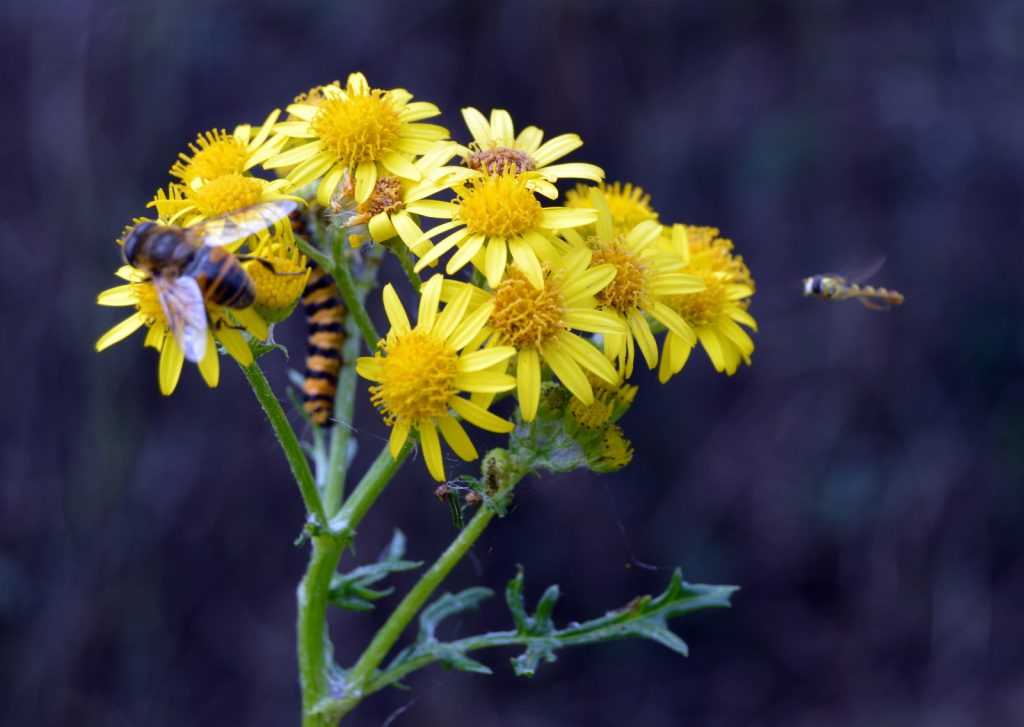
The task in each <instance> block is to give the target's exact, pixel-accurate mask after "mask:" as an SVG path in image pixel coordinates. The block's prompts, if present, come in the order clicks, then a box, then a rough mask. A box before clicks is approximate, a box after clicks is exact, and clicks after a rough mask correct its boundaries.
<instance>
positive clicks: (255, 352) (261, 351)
mask: <svg viewBox="0 0 1024 727" xmlns="http://www.w3.org/2000/svg"><path fill="white" fill-rule="evenodd" d="M247 338H248V339H249V349H250V350H251V351H252V357H253V358H254V359H258V358H260V357H261V356H265V355H267V354H268V353H270V352H271V351H281V352H282V353H284V357H285V358H288V349H287V348H285V347H284V346H282V345H281V344H280V343H264V342H263V341H259V340H257V339H256V338H253V337H252V336H248V337H247Z"/></svg>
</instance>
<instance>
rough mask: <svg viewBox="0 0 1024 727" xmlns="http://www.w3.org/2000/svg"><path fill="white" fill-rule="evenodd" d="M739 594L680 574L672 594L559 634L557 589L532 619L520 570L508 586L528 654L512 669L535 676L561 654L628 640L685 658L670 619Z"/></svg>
mask: <svg viewBox="0 0 1024 727" xmlns="http://www.w3.org/2000/svg"><path fill="white" fill-rule="evenodd" d="M735 590H736V589H735V588H733V587H731V586H704V585H692V584H688V583H685V582H684V581H683V576H682V573H681V572H680V571H679V569H676V570H675V571H674V572H673V573H672V579H671V580H670V581H669V585H668V588H666V589H665V591H664V592H663V593H661V594H660V595H658V596H657V597H651V596H641V597H639V598H635V599H633V600H632V601H630V602H629V603H628V604H627V605H626V606H624V607H623V608H620V609H617V610H615V611H610V612H608V613H606V614H605V615H604V616H601V617H598V618H595V619H591V620H590V621H586V622H584V623H582V624H570V625H569V626H567V627H565V628H564V629H556V628H555V626H554V622H553V621H552V618H551V613H552V611H553V609H554V607H555V603H556V602H557V601H558V595H559V592H558V586H557V585H555V586H550V587H549V588H548V589H547V590H546V591H545V592H544V595H543V596H542V597H541V599H540V601H539V602H538V604H537V609H536V611H534V613H533V615H532V616H531V615H528V614H527V613H526V611H525V608H524V606H523V596H522V592H523V572H522V570H521V569H520V571H519V573H518V574H517V575H516V577H515V578H513V579H512V580H511V581H510V582H509V584H508V587H507V589H506V601H507V602H508V604H509V610H511V611H512V620H513V621H514V622H515V624H516V634H517V635H518V636H519V637H521V643H524V644H525V646H526V651H524V652H523V653H522V654H521V655H519V656H518V657H515V658H513V659H512V667H513V669H515V672H516V674H517V675H520V676H533V674H534V673H535V671H536V669H537V666H538V665H539V664H540V662H541V661H546V662H552V661H554V660H555V658H556V655H555V651H556V650H558V649H559V648H562V647H565V646H580V645H583V644H593V643H597V642H600V641H612V640H615V639H624V638H630V637H634V638H642V639H649V640H651V641H655V642H657V643H659V644H661V645H662V646H664V647H666V648H668V649H671V650H672V651H675V652H676V653H678V654H681V655H682V656H686V655H687V654H688V649H687V646H686V642H685V641H683V640H682V639H681V638H679V637H678V636H677V635H676V634H675V633H673V632H672V630H671V629H670V628H669V626H668V621H669V619H672V618H676V617H678V616H682V615H684V614H686V613H690V612H691V611H695V610H698V609H701V608H709V607H713V606H728V605H729V597H730V596H731V595H732V593H733V592H734V591H735Z"/></svg>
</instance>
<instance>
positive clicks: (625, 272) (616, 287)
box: [590, 242, 650, 313]
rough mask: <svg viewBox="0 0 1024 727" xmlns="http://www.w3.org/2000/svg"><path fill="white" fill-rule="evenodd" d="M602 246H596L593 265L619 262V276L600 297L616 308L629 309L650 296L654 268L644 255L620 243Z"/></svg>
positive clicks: (600, 293)
mask: <svg viewBox="0 0 1024 727" xmlns="http://www.w3.org/2000/svg"><path fill="white" fill-rule="evenodd" d="M597 244H598V245H599V246H598V247H597V249H596V250H594V255H593V257H592V258H591V259H590V266H591V267H595V266H597V265H603V264H605V263H608V264H611V265H614V266H615V279H614V280H612V282H610V283H609V284H608V285H607V287H605V288H604V290H602V291H600V292H599V293H598V294H597V299H598V300H599V301H601V302H602V303H604V304H605V305H606V306H608V307H609V308H611V309H612V310H615V311H618V312H619V313H626V312H627V311H630V310H634V309H636V308H638V307H640V306H641V305H642V304H643V303H644V302H646V300H647V280H648V277H649V276H650V270H649V268H648V267H647V264H646V263H645V262H644V261H643V259H642V258H641V257H640V256H639V255H637V254H636V253H635V252H632V251H631V250H627V249H626V248H624V247H621V246H619V245H618V244H616V245H609V246H600V243H599V242H598V243H597Z"/></svg>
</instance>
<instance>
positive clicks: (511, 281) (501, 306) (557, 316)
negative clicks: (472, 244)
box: [489, 267, 565, 350]
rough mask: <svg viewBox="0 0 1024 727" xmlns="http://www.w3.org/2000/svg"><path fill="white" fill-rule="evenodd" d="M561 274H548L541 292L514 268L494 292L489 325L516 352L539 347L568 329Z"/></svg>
mask: <svg viewBox="0 0 1024 727" xmlns="http://www.w3.org/2000/svg"><path fill="white" fill-rule="evenodd" d="M562 277H563V276H562V275H561V274H560V273H556V274H554V275H548V276H547V277H546V278H545V280H544V287H543V288H542V289H540V290H538V289H537V288H535V287H533V284H532V283H531V282H530V281H529V280H527V279H526V277H525V276H524V275H523V274H522V272H521V271H520V270H519V269H518V268H516V267H512V268H511V269H510V271H509V274H508V277H507V278H505V279H504V280H503V281H501V282H500V283H499V284H498V287H497V288H496V289H495V290H494V298H493V300H494V312H493V313H491V317H490V320H489V323H490V324H491V325H492V326H494V328H495V329H496V330H497V331H499V332H500V333H501V334H502V339H503V342H507V343H508V344H509V345H511V346H514V347H515V348H516V349H519V350H522V349H524V348H531V347H536V346H539V345H540V344H541V343H543V342H544V341H547V340H550V339H552V338H554V337H555V335H557V334H558V332H559V331H561V330H563V329H564V328H565V325H564V324H563V323H562V316H563V315H565V301H564V300H563V299H562V293H561V284H562Z"/></svg>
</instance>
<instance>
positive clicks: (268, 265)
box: [235, 255, 306, 276]
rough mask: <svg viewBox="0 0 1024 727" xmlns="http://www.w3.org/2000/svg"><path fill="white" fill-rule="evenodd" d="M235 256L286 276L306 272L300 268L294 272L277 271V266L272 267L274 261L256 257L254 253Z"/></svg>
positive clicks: (275, 273)
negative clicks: (253, 261)
mask: <svg viewBox="0 0 1024 727" xmlns="http://www.w3.org/2000/svg"><path fill="white" fill-rule="evenodd" d="M235 257H237V258H238V259H239V260H242V261H248V260H255V261H256V262H258V263H259V264H260V265H262V266H263V267H265V268H266V269H267V270H269V271H270V272H271V273H273V274H274V275H288V276H291V275H305V274H306V271H305V270H300V271H298V272H295V273H281V272H278V271H277V268H275V267H274V263H272V262H270V261H269V260H266V259H264V258H261V257H257V256H256V255H236V256H235Z"/></svg>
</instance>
